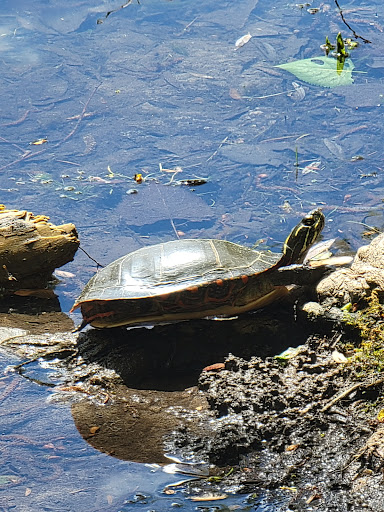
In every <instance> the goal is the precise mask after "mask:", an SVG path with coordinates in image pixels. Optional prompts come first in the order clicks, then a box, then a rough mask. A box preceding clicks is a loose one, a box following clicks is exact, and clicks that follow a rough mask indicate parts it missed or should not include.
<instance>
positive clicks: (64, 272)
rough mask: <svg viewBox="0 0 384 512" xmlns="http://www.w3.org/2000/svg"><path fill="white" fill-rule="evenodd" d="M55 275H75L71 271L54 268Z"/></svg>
mask: <svg viewBox="0 0 384 512" xmlns="http://www.w3.org/2000/svg"><path fill="white" fill-rule="evenodd" d="M55 275H57V276H58V277H75V274H72V272H67V271H66V270H55Z"/></svg>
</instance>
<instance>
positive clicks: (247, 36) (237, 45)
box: [235, 32, 252, 50]
mask: <svg viewBox="0 0 384 512" xmlns="http://www.w3.org/2000/svg"><path fill="white" fill-rule="evenodd" d="M251 37H252V36H251V34H250V33H249V32H248V34H245V36H242V37H240V38H239V39H238V40H237V41H236V43H235V50H238V49H239V48H241V47H242V46H244V45H245V44H247V43H248V41H249V40H250V39H251Z"/></svg>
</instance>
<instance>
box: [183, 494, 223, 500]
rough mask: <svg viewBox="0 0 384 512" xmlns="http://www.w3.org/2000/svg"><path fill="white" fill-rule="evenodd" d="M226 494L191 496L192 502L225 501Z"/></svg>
mask: <svg viewBox="0 0 384 512" xmlns="http://www.w3.org/2000/svg"><path fill="white" fill-rule="evenodd" d="M226 498H228V494H203V495H201V496H191V498H190V499H191V500H192V501H217V500H225V499H226Z"/></svg>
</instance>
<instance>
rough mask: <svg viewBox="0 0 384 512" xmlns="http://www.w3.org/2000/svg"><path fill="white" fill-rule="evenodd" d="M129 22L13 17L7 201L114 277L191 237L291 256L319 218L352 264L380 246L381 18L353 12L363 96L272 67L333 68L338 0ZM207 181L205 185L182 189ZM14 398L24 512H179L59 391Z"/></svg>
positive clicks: (40, 6)
mask: <svg viewBox="0 0 384 512" xmlns="http://www.w3.org/2000/svg"><path fill="white" fill-rule="evenodd" d="M120 6H121V2H107V1H104V2H103V1H100V2H98V3H95V2H90V1H89V0H87V1H81V0H77V1H76V0H73V1H67V2H64V3H63V2H58V1H57V0H56V1H51V2H38V1H35V0H29V1H26V0H19V1H18V0H9V1H7V0H3V2H2V3H1V6H0V59H1V68H2V73H1V78H0V80H1V95H0V106H1V113H2V115H1V120H0V121H1V122H0V148H1V159H0V169H1V173H0V191H1V201H0V202H2V203H4V204H6V205H7V207H9V208H19V209H28V210H31V211H33V212H34V213H36V214H37V213H44V214H48V215H49V216H50V217H51V219H52V221H53V222H55V223H56V224H60V223H61V222H69V221H72V222H74V223H75V224H76V226H77V228H78V231H79V235H80V238H81V241H82V245H83V247H84V248H85V249H86V250H87V251H88V252H89V253H91V255H92V256H93V257H94V258H95V259H96V260H98V261H100V262H101V263H108V262H110V261H112V260H113V259H115V258H117V257H119V256H121V255H122V254H124V253H126V252H128V251H130V250H134V249H136V248H138V247H140V246H142V245H145V244H151V243H156V242H159V241H162V240H170V239H175V238H176V237H177V236H181V237H185V236H187V237H193V238H195V237H199V236H204V237H217V238H225V239H228V240H232V241H235V242H238V243H244V244H249V245H252V244H253V243H255V242H256V241H257V240H259V239H264V240H266V242H267V244H268V245H269V246H270V247H280V244H281V242H282V241H283V240H284V238H285V237H286V234H287V232H289V229H290V228H291V227H292V226H293V225H294V224H296V222H297V219H298V217H299V216H301V215H302V213H303V212H307V211H309V210H310V209H312V208H313V207H315V206H323V209H324V212H325V214H326V216H327V224H326V228H325V230H324V235H325V237H338V238H340V239H342V240H344V242H345V244H346V247H349V248H351V249H352V250H354V249H356V248H357V247H358V246H359V245H360V244H361V243H362V238H363V236H364V234H365V233H366V232H370V231H371V228H372V227H377V228H379V229H382V227H383V214H382V201H383V197H384V190H383V167H382V133H383V130H382V117H381V114H382V108H383V107H382V103H383V97H384V96H383V95H384V86H383V66H384V57H382V56H381V52H380V48H382V43H383V39H384V36H383V10H384V7H383V4H382V2H379V1H378V0H377V1H376V2H372V1H370V2H368V1H367V2H362V1H357V0H355V1H354V0H351V1H350V2H349V3H348V6H345V15H346V17H347V18H348V19H349V21H350V23H351V25H352V26H353V28H354V29H355V31H356V32H357V33H358V34H359V35H362V36H364V37H365V38H367V39H369V40H370V41H372V43H371V44H364V43H360V46H359V48H357V49H356V50H354V51H353V54H352V58H353V61H354V64H355V66H356V73H354V75H353V76H354V85H351V86H348V87H338V88H335V89H327V88H321V87H316V86H311V85H308V84H306V83H304V82H300V81H299V80H297V79H296V78H295V77H294V76H293V75H291V74H289V73H288V72H286V71H282V70H280V69H279V68H275V67H274V66H275V65H277V64H281V63H284V62H288V61H291V60H294V59H303V58H308V57H313V56H319V55H322V52H321V50H320V45H321V44H322V43H324V41H325V36H328V37H329V38H330V39H331V38H333V39H335V37H336V34H337V32H339V31H341V32H342V34H343V35H344V36H350V35H351V34H350V32H349V31H348V29H347V28H346V26H345V25H344V24H343V22H342V20H341V18H340V16H339V15H338V10H337V9H336V6H335V5H334V3H333V2H332V1H329V2H328V3H325V4H324V3H322V8H321V10H320V12H319V13H317V14H310V13H309V12H308V11H307V7H304V8H302V9H301V8H299V7H298V6H297V5H296V4H295V3H289V2H285V1H277V2H274V3H271V2H269V1H267V0H260V1H257V0H244V1H239V2H233V1H232V2H214V1H211V0H209V1H206V2H203V3H201V2H191V1H189V0H188V1H186V0H174V1H168V0H156V1H154V0H141V1H140V3H138V2H135V1H132V2H131V3H130V4H126V6H125V7H123V8H120ZM313 6H314V7H316V6H315V5H313ZM248 33H250V34H251V35H252V36H253V37H252V38H251V39H250V40H249V41H248V42H247V43H246V44H245V45H244V46H243V47H241V48H238V49H235V42H236V41H237V40H238V39H239V38H240V37H242V36H244V35H245V34H248ZM292 82H296V83H298V84H299V86H300V89H299V92H298V90H297V88H296V86H295V84H292ZM45 140H46V142H44V141H45ZM34 142H41V143H39V144H32V143H34ZM361 157H362V158H361ZM312 164H313V165H312ZM176 171H178V172H176ZM137 173H141V174H142V175H143V177H144V182H143V183H141V184H139V183H136V182H135V180H134V175H135V174H137ZM197 178H199V179H200V178H204V179H205V180H207V183H206V184H203V185H200V186H195V187H188V186H185V185H177V182H178V180H186V179H197ZM152 180H155V181H152ZM133 192H137V193H133ZM66 268H67V269H68V270H69V271H71V272H73V273H74V274H75V277H74V278H73V279H70V278H68V279H66V280H64V281H63V282H62V283H61V284H60V285H59V287H58V288H57V291H58V293H59V298H60V301H61V305H62V309H63V311H64V312H68V311H69V309H70V307H71V305H72V303H73V301H74V298H75V297H76V295H77V294H78V293H79V291H80V290H81V287H82V286H83V285H84V283H85V282H86V281H87V279H88V278H89V277H90V276H91V275H92V273H93V272H94V270H95V267H94V265H93V263H92V262H90V261H89V260H88V259H87V258H86V256H85V255H83V254H80V253H79V255H78V256H77V257H76V259H75V261H74V262H73V263H71V264H70V265H68V266H67V267H66ZM77 319H78V317H75V320H77ZM6 365H7V361H3V367H4V366H6ZM2 384H3V386H4V389H6V387H7V386H10V385H11V386H12V385H15V390H16V391H14V392H12V400H11V398H10V396H9V395H7V396H6V398H5V400H6V402H5V403H9V404H12V407H14V408H16V409H17V410H18V414H20V415H21V418H22V419H23V420H22V421H21V422H20V423H17V422H16V424H13V421H14V420H13V418H12V417H11V418H7V417H6V416H3V420H2V424H4V428H3V427H2V433H4V435H5V436H8V437H5V438H4V439H5V440H6V441H5V442H4V448H5V449H7V443H8V444H9V453H11V452H12V453H14V456H12V457H9V456H8V458H7V465H8V467H5V466H4V467H3V471H4V474H5V475H6V474H10V475H15V478H16V480H15V482H16V483H15V482H14V483H13V484H12V482H11V483H10V484H9V485H12V488H8V487H7V485H8V483H6V484H5V485H4V486H3V487H2V488H1V490H0V493H1V495H2V499H4V500H5V502H6V503H7V505H8V506H9V507H10V508H11V507H12V506H13V504H14V506H15V507H16V509H17V510H28V511H30V510H113V511H114V510H152V509H153V510H169V507H170V504H171V503H174V502H177V501H178V498H175V499H171V498H168V497H166V498H165V497H164V495H162V494H160V491H161V489H162V488H163V487H164V485H165V483H168V482H169V476H166V475H164V474H162V473H161V472H156V473H153V472H151V471H150V470H149V469H147V468H145V467H142V466H140V465H138V464H133V463H129V462H120V461H118V460H115V459H113V458H110V457H108V456H106V455H102V454H99V453H96V452H95V451H94V450H92V449H91V448H89V447H88V446H87V445H86V444H85V442H84V441H83V440H82V439H81V438H80V436H79V435H78V434H77V431H76V429H75V427H74V425H73V422H72V418H71V414H70V410H69V409H68V408H67V407H66V406H65V405H60V406H57V405H53V404H51V403H49V402H48V403H49V405H47V398H48V397H49V392H48V391H47V392H45V390H44V389H41V388H39V387H37V386H36V384H32V383H26V382H25V381H21V380H20V378H19V377H17V376H15V375H13V374H11V375H7V376H5V377H4V379H3V381H2ZM24 402H25V403H27V402H28V413H25V412H23V404H24ZM31 404H33V407H31ZM3 410H4V409H3ZM16 431H17V434H18V435H20V436H25V438H26V439H27V441H16V438H15V437H12V435H11V432H12V434H14V433H15V432H16ZM20 439H21V438H20ZM28 440H29V442H28ZM53 454H54V457H53V458H52V455H53ZM26 458H27V459H28V460H30V461H32V460H33V461H34V464H32V462H27V463H25V460H26ZM36 461H37V464H35V462H36ZM34 465H35V466H36V467H35V470H36V471H32V468H33V467H34ZM39 468H41V471H43V473H40V469H39ZM18 479H20V480H18ZM28 489H30V490H28ZM136 492H140V493H143V494H144V495H145V496H146V495H148V498H143V499H140V496H139V497H136V498H135V493H136ZM36 494H38V495H39V497H38V498H36ZM7 500H8V501H7ZM39 500H40V501H39ZM126 500H128V502H127V503H126V504H125V505H124V501H126ZM129 500H134V501H135V503H134V504H132V501H129ZM145 501H147V502H145ZM42 503H43V504H44V507H45V508H39V507H42ZM237 503H242V501H241V499H240V500H239V501H237ZM179 504H180V505H181V506H182V508H183V509H184V510H188V509H191V510H196V506H195V505H193V506H192V505H190V504H188V503H187V502H185V500H183V499H181V501H180V500H179ZM175 506H176V505H175ZM124 507H125V508H124ZM167 507H168V508H167ZM221 507H223V505H218V508H216V509H215V510H225V508H221ZM253 507H254V508H253V509H254V510H256V508H255V507H257V505H254V506H253Z"/></svg>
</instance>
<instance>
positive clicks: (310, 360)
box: [173, 335, 384, 512]
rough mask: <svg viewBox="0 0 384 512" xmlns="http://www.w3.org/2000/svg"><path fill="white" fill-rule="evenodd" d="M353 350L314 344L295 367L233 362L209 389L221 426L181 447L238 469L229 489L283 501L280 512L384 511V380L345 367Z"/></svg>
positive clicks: (338, 341)
mask: <svg viewBox="0 0 384 512" xmlns="http://www.w3.org/2000/svg"><path fill="white" fill-rule="evenodd" d="M343 341H344V340H343V339H342V337H341V336H340V335H334V336H333V337H325V336H312V337H310V338H309V339H308V341H307V342H306V343H305V344H304V345H303V346H302V347H301V348H300V350H299V353H298V354H297V355H296V356H295V357H293V358H292V359H289V360H286V361H281V360H278V359H275V358H269V357H267V358H263V357H252V358H250V359H249V360H248V361H247V360H245V359H242V358H238V357H235V356H232V355H230V356H229V357H228V358H227V359H226V362H225V368H224V369H223V370H221V371H219V372H203V373H202V374H201V376H200V379H199V389H200V390H201V391H202V392H203V393H204V395H205V397H206V398H207V400H208V403H209V407H210V410H211V411H214V412H215V415H216V420H215V422H214V423H213V424H212V422H210V423H209V424H207V425H206V427H207V429H206V432H205V435H204V436H203V437H199V438H195V439H194V440H193V441H191V436H190V435H189V434H188V433H186V432H185V431H179V432H177V434H176V435H175V436H174V437H173V442H174V444H175V446H177V447H178V449H179V450H183V449H186V452H187V453H188V452H190V450H191V448H194V451H195V453H196V455H197V456H198V457H206V458H207V459H208V460H210V462H212V463H214V464H216V465H218V466H227V467H228V466H234V467H236V471H235V472H234V473H233V474H232V476H231V477H229V479H228V482H227V485H230V482H231V483H232V484H240V485H241V488H242V492H246V493H256V494H259V493H261V492H265V491H268V492H272V493H275V495H276V497H277V496H279V499H281V496H282V495H283V496H284V497H285V499H286V504H285V505H281V506H280V507H279V509H278V510H279V512H284V511H287V512H288V511H289V510H319V511H334V512H346V511H356V512H357V511H359V512H360V511H361V510H372V511H373V510H375V511H382V510H384V505H383V499H382V498H383V483H384V482H383V468H384V465H383V460H384V459H383V457H384V428H383V426H382V424H380V422H379V421H378V420H377V417H378V414H379V413H380V411H381V409H382V408H383V406H384V399H383V396H382V392H383V386H384V379H383V378H382V377H380V374H376V375H371V376H370V377H369V378H366V379H363V380H362V377H361V376H360V375H359V374H358V373H357V372H356V368H355V367H354V365H352V364H349V363H348V362H339V361H341V360H342V359H343V358H342V356H340V354H343V352H344V354H345V352H346V351H345V344H344V342H343ZM347 355H348V354H347ZM348 390H349V392H348ZM342 393H344V396H343V395H342Z"/></svg>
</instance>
